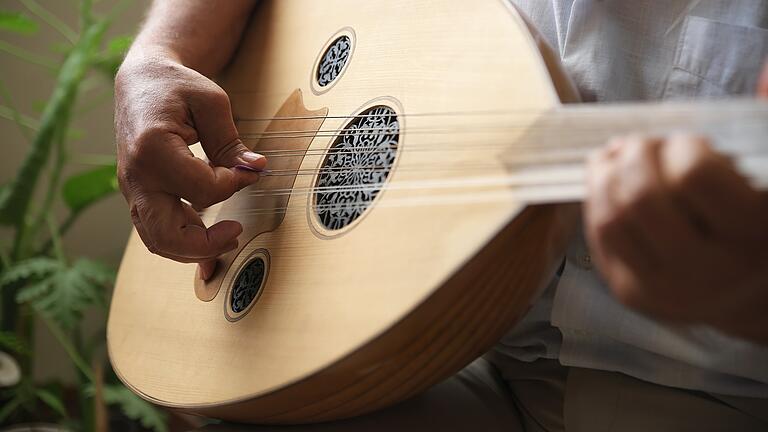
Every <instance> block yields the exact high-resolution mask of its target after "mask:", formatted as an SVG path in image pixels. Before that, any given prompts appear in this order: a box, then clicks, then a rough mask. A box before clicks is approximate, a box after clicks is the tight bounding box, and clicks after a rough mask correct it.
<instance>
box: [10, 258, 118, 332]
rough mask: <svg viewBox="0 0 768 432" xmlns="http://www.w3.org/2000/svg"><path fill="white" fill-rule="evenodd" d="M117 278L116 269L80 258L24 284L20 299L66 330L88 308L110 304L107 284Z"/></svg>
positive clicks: (19, 295)
mask: <svg viewBox="0 0 768 432" xmlns="http://www.w3.org/2000/svg"><path fill="white" fill-rule="evenodd" d="M113 279H114V272H112V271H111V270H110V269H108V268H106V267H104V266H102V265H101V264H98V263H96V262H94V261H90V260H86V259H80V260H78V261H77V262H75V263H74V264H73V265H72V266H66V265H63V264H62V265H60V266H59V267H58V268H57V269H56V271H54V272H51V273H49V274H48V275H46V276H45V277H44V278H42V279H39V280H36V281H34V282H33V283H30V284H28V285H26V286H24V287H23V288H22V289H21V290H19V293H18V294H17V296H16V301H18V302H19V303H31V304H32V306H34V308H35V309H36V310H37V311H38V312H40V313H42V314H44V315H45V316H47V317H49V318H50V319H51V320H53V321H55V322H56V323H57V324H59V325H60V326H61V327H62V328H63V329H72V328H74V327H75V326H76V325H77V323H78V322H79V320H80V318H81V317H82V316H83V312H84V311H85V310H86V309H87V308H88V307H90V306H91V305H93V304H102V305H103V304H106V300H105V298H106V290H105V285H107V284H109V283H111V282H112V280H113Z"/></svg>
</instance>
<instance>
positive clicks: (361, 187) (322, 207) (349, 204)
mask: <svg viewBox="0 0 768 432" xmlns="http://www.w3.org/2000/svg"><path fill="white" fill-rule="evenodd" d="M399 139H400V126H399V124H398V120H397V113H395V111H394V110H393V109H391V108H389V107H387V106H383V105H377V106H374V107H371V108H368V109H366V110H365V111H363V112H361V113H360V114H358V115H357V116H355V118H354V119H353V120H352V121H351V122H349V123H348V124H347V125H346V126H345V127H344V129H343V130H342V132H341V133H340V134H339V136H338V137H337V138H336V140H335V141H334V142H333V144H332V145H331V147H330V149H329V150H328V154H327V156H326V158H325V160H324V161H323V163H322V165H321V169H320V173H319V175H318V179H317V182H316V190H315V192H316V193H315V200H314V209H315V213H316V214H317V217H318V219H319V220H320V222H321V223H322V224H323V225H324V226H325V227H326V228H327V229H329V230H338V229H342V228H344V227H346V226H348V225H349V224H351V223H352V222H354V221H355V220H356V219H357V218H359V217H360V216H361V215H362V214H363V213H364V212H365V211H366V209H367V208H368V207H369V206H370V204H371V203H372V202H373V200H374V199H375V198H376V195H378V194H379V192H380V191H381V188H382V186H383V185H384V183H385V182H386V180H387V177H389V173H390V171H391V169H392V165H393V164H394V163H395V157H396V156H397V147H398V142H399Z"/></svg>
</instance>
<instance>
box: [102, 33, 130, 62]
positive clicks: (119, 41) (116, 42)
mask: <svg viewBox="0 0 768 432" xmlns="http://www.w3.org/2000/svg"><path fill="white" fill-rule="evenodd" d="M132 43H133V36H125V35H124V36H116V37H113V38H112V39H110V40H109V42H107V52H108V53H110V54H112V55H115V56H121V57H122V56H124V55H125V53H127V52H128V48H130V47H131V44H132Z"/></svg>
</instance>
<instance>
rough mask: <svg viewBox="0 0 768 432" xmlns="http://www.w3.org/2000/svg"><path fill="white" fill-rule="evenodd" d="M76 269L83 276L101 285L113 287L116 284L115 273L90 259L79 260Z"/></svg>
mask: <svg viewBox="0 0 768 432" xmlns="http://www.w3.org/2000/svg"><path fill="white" fill-rule="evenodd" d="M75 267H76V268H77V269H78V271H79V272H80V273H82V274H83V276H85V277H87V278H88V279H90V280H92V281H93V282H96V283H98V284H101V285H112V284H113V283H115V276H116V274H115V271H114V270H113V269H111V268H109V267H107V266H106V265H104V264H102V263H100V262H98V261H92V260H89V259H85V258H83V259H79V260H77V262H76V263H75Z"/></svg>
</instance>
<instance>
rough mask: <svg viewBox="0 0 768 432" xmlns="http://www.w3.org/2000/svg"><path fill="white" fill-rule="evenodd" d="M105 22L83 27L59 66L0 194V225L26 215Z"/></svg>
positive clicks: (21, 221)
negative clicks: (18, 162) (28, 143)
mask: <svg viewBox="0 0 768 432" xmlns="http://www.w3.org/2000/svg"><path fill="white" fill-rule="evenodd" d="M83 4H85V3H83ZM107 25H108V23H107V22H106V21H101V22H96V23H92V24H89V25H87V26H86V27H84V31H83V33H82V34H81V37H80V39H79V40H78V42H77V44H76V45H75V47H74V48H73V49H72V51H71V52H70V53H69V55H68V56H67V58H66V60H65V61H64V63H63V64H62V66H61V68H60V69H59V75H58V77H57V80H56V86H55V87H54V90H53V94H51V97H50V99H49V101H48V105H46V107H45V110H44V111H43V115H42V118H41V119H40V128H39V130H38V131H37V134H36V135H35V139H34V141H33V143H32V146H31V147H30V149H29V152H28V153H27V155H26V157H25V159H24V161H23V162H22V164H21V167H20V168H19V170H18V171H17V173H16V176H15V177H14V179H13V181H12V182H11V184H10V192H9V193H8V195H7V196H5V197H0V198H2V199H0V224H6V225H15V226H17V227H19V226H21V224H22V223H23V222H24V220H25V218H27V217H28V212H29V204H30V201H31V200H32V196H33V195H34V192H35V188H36V185H37V182H38V180H39V179H40V174H41V172H42V171H43V168H44V167H45V165H46V162H47V161H48V155H49V154H50V153H51V147H52V146H53V142H54V139H55V138H56V136H57V133H58V131H59V129H60V128H65V127H67V126H68V124H67V122H63V121H62V120H68V119H69V115H70V113H71V111H72V107H73V105H74V102H75V99H76V96H77V94H78V90H79V88H80V84H81V83H82V81H83V79H84V77H85V75H86V73H87V72H88V70H89V68H90V66H91V64H92V60H93V58H94V56H95V55H96V49H97V47H98V46H99V45H100V43H101V41H102V39H103V36H104V32H105V31H106V28H107Z"/></svg>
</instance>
